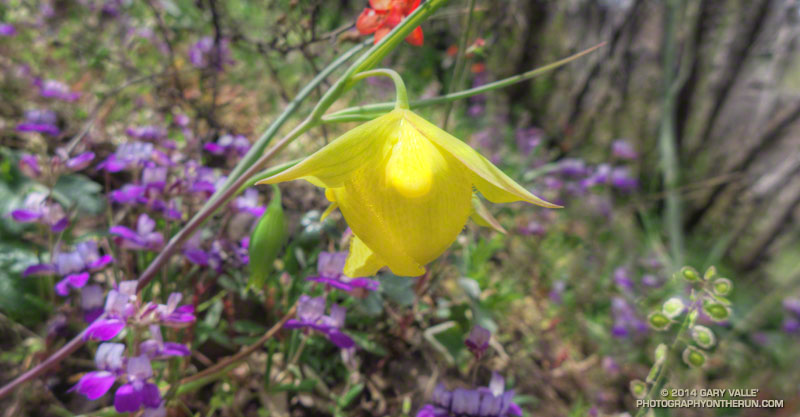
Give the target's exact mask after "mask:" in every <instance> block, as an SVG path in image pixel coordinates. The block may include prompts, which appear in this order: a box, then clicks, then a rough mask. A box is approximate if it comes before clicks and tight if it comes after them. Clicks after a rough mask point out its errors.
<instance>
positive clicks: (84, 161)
mask: <svg viewBox="0 0 800 417" xmlns="http://www.w3.org/2000/svg"><path fill="white" fill-rule="evenodd" d="M93 160H94V152H84V153H82V154H79V155H76V156H75V157H73V158H70V159H67V162H65V163H64V166H66V167H67V169H69V170H70V171H80V170H82V169H84V168H86V167H88V166H89V164H90V163H91V162H92V161H93Z"/></svg>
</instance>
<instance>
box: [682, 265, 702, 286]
mask: <svg viewBox="0 0 800 417" xmlns="http://www.w3.org/2000/svg"><path fill="white" fill-rule="evenodd" d="M680 274H681V276H682V277H683V279H685V280H687V281H689V282H695V281H698V280H699V279H700V274H699V273H698V272H697V270H696V269H694V268H692V267H691V266H684V267H683V268H681V272H680Z"/></svg>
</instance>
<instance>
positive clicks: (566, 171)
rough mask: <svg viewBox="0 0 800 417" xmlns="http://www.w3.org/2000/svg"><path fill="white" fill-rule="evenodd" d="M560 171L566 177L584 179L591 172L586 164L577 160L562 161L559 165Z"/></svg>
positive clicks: (567, 159)
mask: <svg viewBox="0 0 800 417" xmlns="http://www.w3.org/2000/svg"><path fill="white" fill-rule="evenodd" d="M558 170H559V173H560V174H561V175H563V176H565V177H583V176H585V175H586V174H588V172H589V171H588V168H587V167H586V163H585V162H584V161H583V160H582V159H577V158H565V159H562V160H561V162H559V163H558Z"/></svg>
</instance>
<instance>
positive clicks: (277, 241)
mask: <svg viewBox="0 0 800 417" xmlns="http://www.w3.org/2000/svg"><path fill="white" fill-rule="evenodd" d="M272 190H273V193H272V200H270V202H269V205H268V206H267V210H266V211H265V212H264V214H263V215H262V216H261V219H259V220H258V224H257V225H256V227H255V228H254V229H253V233H252V234H251V235H250V251H249V252H250V279H249V280H248V281H247V285H248V286H249V287H255V288H261V287H263V286H264V284H266V282H267V278H268V277H269V274H270V273H272V268H273V263H274V262H275V258H277V257H278V252H280V250H281V248H282V247H283V244H284V243H286V238H287V237H288V233H287V224H286V217H285V216H284V214H283V206H281V191H280V190H279V189H278V187H277V186H274V185H273V186H272Z"/></svg>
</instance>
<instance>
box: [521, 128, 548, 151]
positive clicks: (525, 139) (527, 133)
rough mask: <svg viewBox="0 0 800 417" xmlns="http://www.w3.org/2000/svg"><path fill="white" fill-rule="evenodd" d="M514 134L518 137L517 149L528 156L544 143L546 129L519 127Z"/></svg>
mask: <svg viewBox="0 0 800 417" xmlns="http://www.w3.org/2000/svg"><path fill="white" fill-rule="evenodd" d="M514 136H515V137H516V139H517V150H518V151H520V152H522V154H523V155H525V156H528V155H530V153H531V152H533V150H534V149H536V147H537V146H539V144H541V143H542V138H543V137H544V130H542V129H540V128H538V127H528V128H524V129H517V131H516V133H515V135H514Z"/></svg>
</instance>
